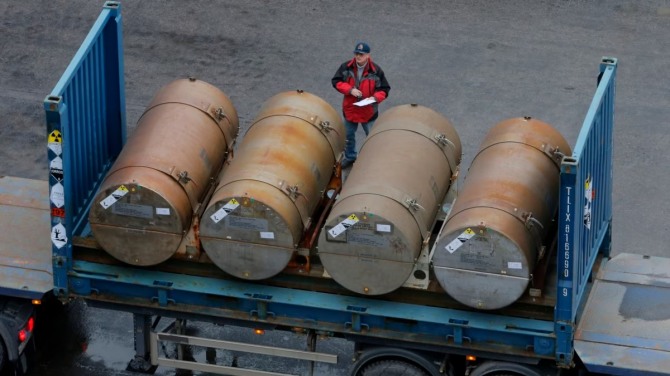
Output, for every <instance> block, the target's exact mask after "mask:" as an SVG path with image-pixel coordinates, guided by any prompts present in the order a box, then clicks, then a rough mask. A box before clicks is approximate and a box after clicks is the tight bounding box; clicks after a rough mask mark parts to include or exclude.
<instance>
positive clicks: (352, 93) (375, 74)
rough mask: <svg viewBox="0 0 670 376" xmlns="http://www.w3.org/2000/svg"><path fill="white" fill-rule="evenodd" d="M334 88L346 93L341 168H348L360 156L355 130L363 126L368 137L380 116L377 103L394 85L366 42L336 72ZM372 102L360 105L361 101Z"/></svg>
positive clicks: (333, 82)
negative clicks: (344, 137) (391, 84)
mask: <svg viewBox="0 0 670 376" xmlns="http://www.w3.org/2000/svg"><path fill="white" fill-rule="evenodd" d="M331 81H332V84H333V87H334V88H335V89H337V91H339V92H340V93H342V94H344V99H343V100H342V112H343V115H344V126H345V128H346V130H347V142H346V146H345V149H344V160H343V161H342V167H343V168H345V167H348V166H350V165H351V164H352V163H354V161H355V160H356V157H357V152H356V129H358V124H360V125H361V127H363V131H364V132H365V135H366V136H367V135H368V133H370V128H372V125H373V123H374V121H375V119H377V115H378V113H377V105H378V104H379V103H381V102H382V101H383V100H384V99H386V98H387V97H388V94H389V91H390V90H391V87H390V86H389V83H388V82H387V81H386V77H385V76H384V71H383V70H382V68H381V67H380V66H379V65H377V64H375V63H373V62H372V59H371V58H370V46H369V45H368V44H367V43H364V42H358V43H356V47H355V49H354V58H353V59H351V60H349V61H345V62H344V63H342V65H340V67H339V68H338V69H337V72H335V76H333V79H332V80H331ZM363 99H367V100H368V101H369V102H370V103H369V104H364V105H361V104H362V103H359V102H361V100H363Z"/></svg>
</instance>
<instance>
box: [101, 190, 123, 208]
mask: <svg viewBox="0 0 670 376" xmlns="http://www.w3.org/2000/svg"><path fill="white" fill-rule="evenodd" d="M127 193H128V188H126V187H125V186H124V185H121V186H120V187H118V188H116V190H115V191H114V192H112V194H111V195H109V196H107V198H106V199H104V200H102V201H100V205H102V207H103V208H105V209H107V208H108V207H110V206H112V205H114V203H115V202H117V201H119V199H120V198H121V197H123V196H125V195H126V194H127Z"/></svg>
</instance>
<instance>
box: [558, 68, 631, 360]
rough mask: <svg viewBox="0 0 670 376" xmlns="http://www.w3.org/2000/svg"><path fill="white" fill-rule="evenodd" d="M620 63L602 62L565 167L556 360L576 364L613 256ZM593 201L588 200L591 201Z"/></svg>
mask: <svg viewBox="0 0 670 376" xmlns="http://www.w3.org/2000/svg"><path fill="white" fill-rule="evenodd" d="M617 66H618V61H617V59H616V58H610V57H604V58H603V59H602V61H601V64H600V74H599V75H598V87H597V89H596V93H595V95H594V97H593V100H592V102H591V106H590V107H589V110H588V112H587V114H586V118H585V119H584V123H583V125H582V129H581V131H580V133H579V136H578V138H577V144H576V146H575V148H574V150H573V152H572V156H570V157H565V158H563V161H562V163H561V176H560V194H559V218H558V249H557V268H558V270H557V275H558V283H557V291H556V296H557V302H556V310H555V318H554V321H555V322H556V327H555V330H556V360H557V362H558V363H559V364H560V365H562V366H566V367H568V366H570V365H571V364H572V361H573V359H572V358H573V344H572V341H573V338H574V330H575V319H576V317H577V311H578V309H579V308H580V306H581V305H582V303H583V301H584V297H585V296H584V293H585V291H586V288H587V286H588V284H589V279H590V278H591V272H592V270H593V265H594V263H595V261H596V258H597V256H598V253H603V254H604V255H605V256H609V253H610V247H611V237H612V235H611V234H612V134H613V131H614V98H615V94H616V72H617ZM589 194H590V197H587V196H589Z"/></svg>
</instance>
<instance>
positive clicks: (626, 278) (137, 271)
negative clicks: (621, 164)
mask: <svg viewBox="0 0 670 376" xmlns="http://www.w3.org/2000/svg"><path fill="white" fill-rule="evenodd" d="M617 66H618V61H617V59H616V58H603V59H602V61H601V63H600V69H599V72H598V75H597V88H596V92H595V95H594V98H593V100H592V102H591V105H590V107H589V108H588V111H587V114H586V117H585V120H584V123H583V127H582V130H581V132H580V134H579V136H578V139H577V143H576V145H575V147H574V149H573V153H572V155H566V156H564V157H563V160H562V162H561V172H560V187H559V192H560V193H559V210H558V214H557V219H556V221H555V222H556V225H555V227H556V229H555V231H554V236H553V238H552V239H553V241H552V242H551V244H553V246H552V247H551V248H552V250H550V251H549V253H548V254H549V255H551V257H546V258H545V259H546V260H547V261H546V262H545V263H544V264H542V265H538V267H537V268H536V269H535V270H534V272H535V273H534V275H533V281H532V283H531V286H530V288H529V290H528V292H527V293H526V294H525V295H524V297H522V298H521V299H519V301H517V302H516V303H514V304H513V305H511V306H509V307H506V308H503V309H499V310H494V311H478V310H475V309H472V308H468V307H465V306H463V305H461V304H459V303H457V302H456V301H454V300H452V299H450V298H449V297H448V295H447V294H446V293H445V292H444V291H443V290H441V288H440V287H439V285H437V284H436V283H434V281H429V283H427V284H426V285H425V286H421V287H416V286H408V287H403V288H400V289H399V290H397V291H395V292H392V293H389V294H386V295H383V296H379V297H366V296H361V295H357V294H355V293H352V292H349V291H348V290H346V289H344V288H342V287H340V286H339V285H338V284H337V283H335V282H334V281H333V280H331V279H329V278H326V277H324V273H323V268H322V267H321V266H320V265H319V264H318V262H317V260H318V258H316V257H312V256H313V253H314V252H315V251H314V250H313V249H303V250H299V252H298V253H299V254H298V256H299V257H296V258H295V260H293V262H291V263H290V264H289V267H287V269H286V270H285V271H284V272H282V273H280V274H279V275H278V276H275V277H273V278H270V279H266V280H262V281H243V280H239V279H235V278H233V277H231V276H229V275H227V274H226V273H224V272H222V271H221V270H219V269H218V268H216V267H215V266H214V265H213V264H212V263H211V262H207V261H203V260H204V259H206V258H203V257H202V250H200V249H197V248H190V249H189V250H188V251H187V252H181V253H180V252H178V253H177V254H175V256H173V257H172V258H171V259H170V260H168V261H166V262H164V263H161V264H159V265H156V266H151V267H134V266H130V265H126V264H123V263H121V262H119V261H117V260H115V259H114V258H112V257H111V256H109V255H108V254H107V253H106V252H104V251H103V250H102V249H101V248H100V247H99V245H98V244H97V242H96V241H95V239H94V238H93V237H92V236H91V231H90V226H89V224H88V221H87V218H88V212H89V209H90V207H91V205H93V204H94V203H93V198H94V196H95V194H96V192H97V190H98V188H99V186H100V184H101V182H102V180H103V178H104V177H105V174H106V172H107V171H108V169H109V168H110V167H111V166H112V164H113V162H114V161H115V158H116V157H117V156H118V155H119V153H120V151H121V150H122V148H123V145H124V142H125V139H126V117H125V88H124V70H123V47H122V17H121V4H120V3H118V2H111V1H110V2H107V3H105V5H104V7H103V10H102V13H101V15H100V16H99V18H98V19H97V21H96V22H95V24H94V26H93V28H92V29H91V31H90V32H89V34H88V36H87V37H86V39H85V40H84V42H83V44H82V45H81V47H80V49H79V50H78V52H77V53H76V55H75V56H74V58H73V60H72V62H71V63H70V65H69V66H68V68H67V69H66V71H65V73H64V74H63V75H62V77H61V78H60V80H59V81H58V83H57V84H56V87H55V88H54V90H53V91H52V92H51V94H49V95H48V96H47V97H46V99H45V101H44V109H45V112H46V123H47V139H48V155H49V180H48V182H46V181H44V182H41V181H28V180H22V179H15V178H7V177H5V178H2V179H0V187H1V189H2V190H3V191H9V193H8V194H9V195H10V196H15V198H16V199H18V200H21V199H22V198H23V197H24V193H23V192H24V188H25V189H29V188H28V187H38V188H39V189H37V191H38V192H40V195H41V196H40V197H39V198H36V200H37V201H39V202H41V203H42V204H45V205H48V213H47V215H46V216H44V215H42V216H38V217H37V218H33V219H31V221H34V222H30V223H29V224H28V225H27V226H26V227H25V228H26V229H31V228H32V229H35V230H36V231H35V232H32V233H34V234H37V233H44V234H45V235H44V236H46V230H45V231H44V232H39V231H37V230H38V229H41V228H46V227H50V230H49V231H50V241H51V242H50V244H49V245H47V246H46V247H47V248H46V249H44V248H40V247H41V246H42V245H43V244H42V243H44V240H45V238H44V237H40V236H30V237H29V240H31V241H34V244H29V245H24V244H17V245H16V247H17V249H14V250H12V252H11V253H7V255H9V257H13V258H15V260H23V259H24V257H26V258H28V257H31V255H32V254H33V252H36V253H38V254H39V257H38V258H39V259H41V260H43V261H44V264H43V265H42V266H45V265H46V266H45V267H44V268H43V269H44V270H45V271H46V272H47V273H52V275H53V285H52V287H53V292H54V294H55V295H56V296H57V297H58V298H59V299H60V300H61V301H63V302H68V301H71V300H74V299H83V300H84V301H86V302H87V304H89V305H91V306H96V307H101V308H104V309H111V310H118V311H123V312H130V313H132V314H133V319H134V330H133V333H134V340H135V353H136V355H135V358H134V359H132V360H131V361H130V363H129V369H132V370H136V371H140V372H151V371H152V370H154V369H155V368H156V367H158V366H168V367H176V368H182V369H192V370H198V371H206V372H211V373H223V374H231V375H281V373H276V372H271V371H259V370H252V369H241V368H237V367H234V366H233V365H231V366H224V365H218V364H209V363H208V364H205V363H198V362H194V361H190V360H185V359H180V358H168V357H166V356H163V355H162V353H161V352H160V351H159V349H160V348H161V346H164V345H165V344H166V343H173V344H176V345H177V346H184V345H188V346H200V347H206V348H213V349H223V350H230V351H235V352H249V353H252V354H263V355H271V356H277V357H285V358H292V359H303V360H305V361H307V365H308V366H307V373H309V374H311V373H312V372H313V365H314V362H326V363H336V362H341V361H343V360H341V359H337V357H336V356H334V355H332V354H326V353H319V352H315V348H316V341H317V339H318V338H322V337H339V338H344V339H346V340H349V341H353V342H354V343H355V354H354V356H353V359H354V361H353V363H352V365H351V372H350V373H351V375H356V376H359V375H361V376H362V375H442V374H469V375H478V376H481V375H548V374H570V373H572V372H575V373H576V372H599V373H605V374H614V375H630V374H639V375H666V374H670V330H669V329H670V316H668V315H667V309H666V308H667V302H668V301H670V289H668V286H669V285H668V282H670V272H668V270H670V260H668V259H665V258H659V257H647V256H642V255H634V254H625V253H622V254H618V255H616V256H615V257H610V245H611V231H612V209H611V208H612V202H611V198H612V182H613V177H612V135H613V125H614V97H615V93H616V90H615V89H616V74H617ZM338 173H339V171H337V170H336V173H335V175H336V176H337V175H338ZM587 180H588V181H589V182H593V187H591V189H590V190H587V189H586V187H585V183H586V182H587ZM587 192H588V194H590V195H592V196H591V197H590V198H591V208H590V209H591V210H590V211H589V213H588V214H589V216H590V218H589V219H588V224H589V225H588V226H586V224H585V215H586V214H587V213H586V212H585V210H584V204H585V202H586V201H585V200H586V199H587V197H586V195H587ZM594 192H595V195H594V194H593V193H594ZM17 208H18V209H17V210H19V211H21V206H18V207H17ZM28 211H29V209H26V213H27V212H28ZM40 213H44V211H43V210H42V211H41V212H40ZM13 215H16V216H17V218H24V217H27V215H25V214H24V213H22V212H19V213H17V214H13ZM1 231H2V232H1V233H0V234H1V236H2V239H3V243H4V242H5V239H8V238H9V237H10V235H11V234H9V233H7V232H6V231H4V228H3V229H2V230H1ZM317 231H318V228H317ZM438 231H439V228H436V229H435V230H434V232H435V234H436V233H437V232H438ZM435 234H433V235H435ZM433 240H434V239H433ZM430 246H432V243H428V244H426V249H428V250H429V248H430ZM427 254H429V253H427ZM419 264H423V265H419ZM49 266H51V268H49ZM419 267H425V268H429V267H430V260H424V259H420V260H418V261H417V268H419ZM37 269H39V267H38V268H37ZM664 307H665V308H664ZM162 318H170V319H174V320H175V321H174V323H173V324H174V325H168V327H167V328H166V329H165V330H158V321H159V320H160V319H162ZM188 321H202V322H209V323H214V324H218V325H227V326H237V327H247V328H251V329H255V330H260V331H263V330H285V331H289V332H294V333H296V334H297V335H303V336H304V337H305V339H306V342H307V346H306V349H305V350H296V349H284V348H280V347H277V346H272V345H267V346H265V345H253V344H249V343H244V342H232V341H225V340H221V339H215V338H197V337H194V336H188V335H184V334H183V330H182V329H183V324H184V323H186V322H188Z"/></svg>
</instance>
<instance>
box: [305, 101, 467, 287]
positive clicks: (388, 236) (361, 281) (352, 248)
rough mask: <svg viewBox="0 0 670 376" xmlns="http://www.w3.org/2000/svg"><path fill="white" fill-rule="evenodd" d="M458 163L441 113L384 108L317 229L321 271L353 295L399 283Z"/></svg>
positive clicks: (457, 144)
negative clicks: (321, 264)
mask: <svg viewBox="0 0 670 376" xmlns="http://www.w3.org/2000/svg"><path fill="white" fill-rule="evenodd" d="M460 160H461V141H460V138H459V137H458V134H457V133H456V130H455V129H454V127H453V126H452V124H451V123H450V122H449V120H447V119H446V118H445V117H444V116H442V115H441V114H439V113H437V112H435V111H433V110H431V109H429V108H426V107H423V106H418V105H402V106H397V107H393V108H390V109H388V110H387V111H385V112H384V113H383V114H382V115H381V116H380V117H379V119H378V120H377V121H376V122H375V125H374V127H373V129H372V131H371V132H370V135H369V136H368V138H367V140H366V141H365V143H364V144H363V146H362V147H361V150H360V153H359V156H358V159H357V160H356V163H355V164H354V166H353V168H352V169H351V172H350V174H349V176H348V177H347V180H346V182H345V184H344V186H343V188H342V193H341V194H340V198H339V199H338V200H337V202H336V203H335V205H334V206H333V209H332V211H331V212H330V215H329V216H328V219H327V220H326V225H325V228H324V229H323V230H322V231H321V234H320V237H319V243H318V249H319V257H320V258H321V262H322V263H323V266H324V268H325V269H326V271H327V272H328V274H329V275H330V276H332V277H333V279H335V281H337V282H338V283H339V284H341V285H342V286H344V287H346V288H347V289H349V290H351V291H354V292H357V293H360V294H367V295H381V294H385V293H388V292H391V291H393V290H395V289H397V288H398V287H400V286H402V285H403V283H404V282H405V281H406V280H407V278H408V277H409V275H410V274H411V273H412V270H413V268H414V265H415V261H416V259H417V257H418V256H419V253H420V252H421V247H422V243H423V242H424V240H426V239H427V237H428V236H429V235H430V232H431V229H432V227H433V224H434V222H435V217H436V214H437V211H438V209H439V208H440V207H441V204H442V201H443V200H444V197H445V196H446V194H447V192H448V190H449V187H450V185H451V182H452V176H454V174H455V173H456V171H457V169H458V165H459V163H460Z"/></svg>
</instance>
